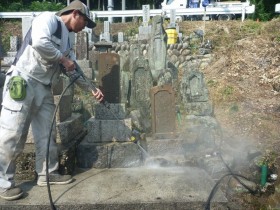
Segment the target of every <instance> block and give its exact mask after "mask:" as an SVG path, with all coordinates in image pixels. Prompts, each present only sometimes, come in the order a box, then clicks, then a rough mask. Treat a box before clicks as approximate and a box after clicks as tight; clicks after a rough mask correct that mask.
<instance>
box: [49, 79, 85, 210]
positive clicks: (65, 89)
mask: <svg viewBox="0 0 280 210" xmlns="http://www.w3.org/2000/svg"><path fill="white" fill-rule="evenodd" d="M79 77H80V75H78V76H77V77H75V78H74V79H72V80H71V82H70V83H69V84H68V85H67V87H66V88H64V90H63V91H62V93H61V95H60V98H59V100H58V103H57V105H56V108H55V110H54V113H53V118H52V124H51V128H50V132H49V139H48V144H47V151H46V179H47V188H48V195H49V200H50V205H51V209H52V210H56V207H55V205H54V203H53V200H52V194H51V188H50V182H49V149H50V142H51V134H52V130H53V126H54V122H55V118H56V112H57V110H58V105H59V104H60V101H61V98H62V96H63V95H64V94H65V92H66V91H67V89H68V88H69V87H70V86H71V85H73V84H74V82H75V81H76V80H77V79H79Z"/></svg>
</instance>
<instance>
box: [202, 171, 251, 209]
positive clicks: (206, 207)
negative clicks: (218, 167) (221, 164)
mask: <svg viewBox="0 0 280 210" xmlns="http://www.w3.org/2000/svg"><path fill="white" fill-rule="evenodd" d="M227 176H233V177H234V178H237V177H241V178H243V179H247V178H246V177H244V176H242V175H240V174H234V173H228V174H225V175H223V176H222V177H221V178H220V179H219V180H218V181H217V182H216V184H215V185H214V187H213V188H212V190H211V192H210V194H209V196H208V199H207V201H206V204H205V209H204V210H210V204H211V200H212V198H213V197H214V195H215V193H216V192H217V189H218V185H219V184H220V183H221V181H222V180H223V179H224V178H225V177H227ZM247 180H248V179H247Z"/></svg>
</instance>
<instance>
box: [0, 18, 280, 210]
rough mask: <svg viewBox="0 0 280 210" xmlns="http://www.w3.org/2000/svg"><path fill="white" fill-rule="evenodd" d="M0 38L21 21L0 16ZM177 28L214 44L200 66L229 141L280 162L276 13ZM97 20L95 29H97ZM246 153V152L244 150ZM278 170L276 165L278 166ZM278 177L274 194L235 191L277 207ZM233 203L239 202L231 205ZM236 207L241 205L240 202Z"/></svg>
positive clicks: (119, 27) (279, 25)
mask: <svg viewBox="0 0 280 210" xmlns="http://www.w3.org/2000/svg"><path fill="white" fill-rule="evenodd" d="M0 24H1V27H0V28H2V39H3V38H4V39H5V40H6V37H7V36H9V35H20V34H21V26H20V24H17V23H16V24H15V23H14V22H13V23H10V22H6V21H5V22H4V21H1V22H0ZM179 25H180V31H181V32H182V33H183V34H185V35H188V34H190V33H191V32H193V31H194V30H196V29H204V30H205V39H209V40H211V41H212V42H213V45H214V49H213V52H214V55H215V56H214V57H215V59H214V61H213V62H212V64H211V65H209V66H208V67H207V68H206V69H204V70H203V72H204V75H205V78H206V82H207V84H208V88H209V92H210V95H211V100H212V101H213V104H214V112H215V117H216V119H217V120H218V122H219V123H220V125H221V127H222V128H223V131H224V137H225V139H226V141H228V143H230V144H232V145H234V144H240V142H243V143H244V142H246V144H251V145H254V146H257V147H258V148H259V149H260V150H262V151H267V152H268V154H269V155H272V154H276V156H274V157H273V161H275V166H278V165H279V166H280V158H279V157H280V156H279V154H280V153H279V151H280V142H279V139H280V138H279V136H280V129H279V127H280V100H279V98H280V97H279V96H280V95H279V94H280V93H279V91H280V52H279V48H280V33H279V32H280V31H279V29H280V19H274V20H272V21H270V22H266V23H263V22H254V21H245V22H241V21H230V22H227V21H224V22H222V21H219V22H217V21H212V22H205V23H204V22H182V23H180V24H179ZM102 27H103V26H102V24H98V26H97V28H96V29H95V32H96V34H99V33H100V31H101V30H102ZM112 30H113V33H117V32H118V31H125V32H127V33H128V32H129V33H131V32H132V31H134V30H135V26H134V25H133V24H131V23H130V24H121V23H119V24H113V25H112ZM244 155H246V154H244ZM277 170H278V167H277ZM279 172H280V170H278V174H280V173H279ZM279 183H280V181H279V180H278V181H277V184H276V188H275V194H273V195H271V196H267V197H260V198H259V197H253V196H249V195H246V196H242V195H241V196H239V197H238V196H237V197H234V198H233V200H234V201H233V202H238V203H239V204H240V203H241V204H240V205H241V206H242V203H243V206H244V208H245V209H260V208H262V209H269V206H271V207H276V206H278V208H280V207H279V205H280V204H279V201H278V200H279V194H280V188H279V187H280V185H279ZM236 209H238V208H236ZM239 209H240V208H239Z"/></svg>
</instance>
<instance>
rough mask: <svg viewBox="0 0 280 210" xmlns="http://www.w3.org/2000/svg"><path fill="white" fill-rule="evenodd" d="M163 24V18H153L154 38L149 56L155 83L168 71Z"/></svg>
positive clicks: (151, 41) (152, 38)
mask: <svg viewBox="0 0 280 210" xmlns="http://www.w3.org/2000/svg"><path fill="white" fill-rule="evenodd" d="M162 24H163V18H162V17H161V16H159V15H157V16H155V17H154V18H153V25H152V37H151V40H150V48H149V50H148V55H149V64H150V68H151V71H152V75H153V79H154V80H155V81H157V79H158V76H159V74H160V73H162V72H163V71H165V69H166V50H167V36H166V32H165V30H164V28H163V25H162Z"/></svg>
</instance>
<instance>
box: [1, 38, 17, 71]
mask: <svg viewBox="0 0 280 210" xmlns="http://www.w3.org/2000/svg"><path fill="white" fill-rule="evenodd" d="M20 44H21V42H20V40H19V37H18V36H11V37H10V50H9V51H8V52H7V56H5V57H4V59H3V66H11V65H12V63H13V61H14V59H15V56H16V54H17V51H18V50H19V47H20Z"/></svg>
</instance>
